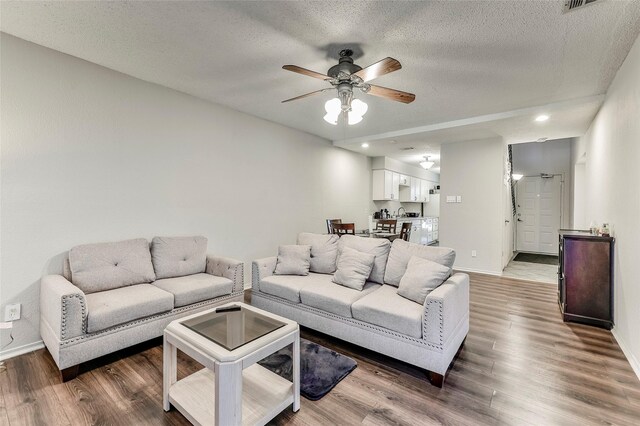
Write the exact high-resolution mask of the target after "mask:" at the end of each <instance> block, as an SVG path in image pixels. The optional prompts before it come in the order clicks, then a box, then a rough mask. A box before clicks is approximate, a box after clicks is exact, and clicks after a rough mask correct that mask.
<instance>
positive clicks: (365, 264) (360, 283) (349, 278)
mask: <svg viewBox="0 0 640 426" xmlns="http://www.w3.org/2000/svg"><path fill="white" fill-rule="evenodd" d="M375 258H376V257H375V256H374V255H372V254H369V253H362V252H360V251H357V250H353V249H350V248H349V247H344V248H343V249H342V252H341V253H340V257H339V258H338V269H337V270H336V273H335V274H333V282H334V283H336V284H340V285H343V286H346V287H349V288H352V289H354V290H358V291H362V288H363V287H364V283H365V281H367V278H368V277H369V274H371V268H373V261H374V260H375Z"/></svg>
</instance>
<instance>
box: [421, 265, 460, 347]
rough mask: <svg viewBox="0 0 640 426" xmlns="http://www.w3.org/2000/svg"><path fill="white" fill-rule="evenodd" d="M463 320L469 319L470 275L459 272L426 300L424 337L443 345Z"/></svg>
mask: <svg viewBox="0 0 640 426" xmlns="http://www.w3.org/2000/svg"><path fill="white" fill-rule="evenodd" d="M463 320H466V321H469V275H467V274H461V273H457V274H455V275H453V276H451V277H449V279H448V280H447V281H445V282H444V283H443V284H442V285H441V286H440V287H438V288H436V289H435V290H433V291H432V292H431V293H430V294H429V295H428V296H427V299H426V300H425V301H424V315H423V317H422V338H423V339H424V340H426V341H428V342H429V343H433V344H436V345H439V346H442V345H444V344H446V343H447V341H448V340H449V338H450V337H451V336H452V335H453V333H454V331H455V329H456V327H457V326H458V324H459V323H460V321H463Z"/></svg>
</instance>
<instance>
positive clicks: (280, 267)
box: [273, 245, 311, 275]
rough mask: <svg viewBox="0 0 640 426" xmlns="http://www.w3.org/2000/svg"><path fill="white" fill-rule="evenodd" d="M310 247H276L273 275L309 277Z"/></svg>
mask: <svg viewBox="0 0 640 426" xmlns="http://www.w3.org/2000/svg"><path fill="white" fill-rule="evenodd" d="M310 262H311V246H303V245H288V246H280V247H278V259H277V260H276V269H275V271H273V273H274V274H275V275H309V264H310Z"/></svg>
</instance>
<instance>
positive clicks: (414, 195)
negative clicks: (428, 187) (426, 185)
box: [409, 177, 422, 202]
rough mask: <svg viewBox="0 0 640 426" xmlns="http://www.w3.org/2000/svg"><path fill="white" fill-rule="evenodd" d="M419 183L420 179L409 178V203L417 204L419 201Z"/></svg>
mask: <svg viewBox="0 0 640 426" xmlns="http://www.w3.org/2000/svg"><path fill="white" fill-rule="evenodd" d="M421 181H422V179H418V178H415V177H414V178H411V191H410V200H409V201H413V202H418V201H419V200H420V191H421V188H422V186H421V184H420V182H421Z"/></svg>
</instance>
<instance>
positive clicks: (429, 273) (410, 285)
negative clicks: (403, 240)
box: [398, 256, 451, 305]
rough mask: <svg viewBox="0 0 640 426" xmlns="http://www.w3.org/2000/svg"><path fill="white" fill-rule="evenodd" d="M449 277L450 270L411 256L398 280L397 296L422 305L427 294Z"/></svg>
mask: <svg viewBox="0 0 640 426" xmlns="http://www.w3.org/2000/svg"><path fill="white" fill-rule="evenodd" d="M450 275H451V268H448V267H446V266H444V265H441V264H439V263H436V262H432V261H431V260H429V259H423V258H421V257H418V256H413V257H412V258H411V259H410V260H409V264H408V265H407V271H406V272H405V273H404V275H403V276H402V279H401V280H400V285H399V286H398V294H399V295H400V296H402V297H405V298H407V299H409V300H413V301H414V302H416V303H419V304H421V305H422V304H424V301H425V299H426V298H427V296H428V295H429V293H431V292H432V291H433V290H435V289H436V288H438V287H439V286H440V285H441V284H442V283H443V282H444V281H445V280H446V279H447V278H449V276H450Z"/></svg>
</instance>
